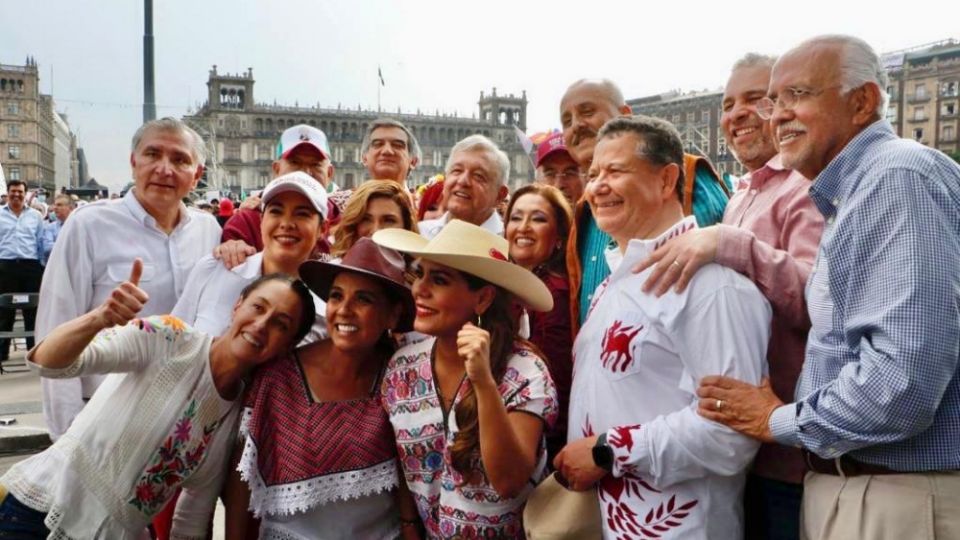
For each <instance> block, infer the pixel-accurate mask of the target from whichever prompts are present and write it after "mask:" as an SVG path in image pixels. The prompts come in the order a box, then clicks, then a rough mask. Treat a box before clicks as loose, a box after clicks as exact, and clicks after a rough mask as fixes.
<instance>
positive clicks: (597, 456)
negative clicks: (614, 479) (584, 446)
mask: <svg viewBox="0 0 960 540" xmlns="http://www.w3.org/2000/svg"><path fill="white" fill-rule="evenodd" d="M593 462H594V463H595V464H596V465H597V467H600V468H601V469H603V470H605V471H607V472H610V471H612V470H613V448H610V445H608V444H607V434H606V433H602V434H601V435H600V436H599V437H597V444H595V445H593Z"/></svg>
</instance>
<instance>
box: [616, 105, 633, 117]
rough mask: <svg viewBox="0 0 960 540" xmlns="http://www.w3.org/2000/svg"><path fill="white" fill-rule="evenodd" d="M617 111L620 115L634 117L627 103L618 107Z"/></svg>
mask: <svg viewBox="0 0 960 540" xmlns="http://www.w3.org/2000/svg"><path fill="white" fill-rule="evenodd" d="M617 110H618V111H620V114H622V115H624V116H633V109H631V108H630V106H629V105H627V104H626V103H624V104H623V105H621V106H619V107H617Z"/></svg>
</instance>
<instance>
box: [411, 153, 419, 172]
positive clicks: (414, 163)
mask: <svg viewBox="0 0 960 540" xmlns="http://www.w3.org/2000/svg"><path fill="white" fill-rule="evenodd" d="M419 164H420V159H419V158H417V157H416V156H414V157H412V158H410V170H411V171H412V170H414V169H416V168H417V165H419Z"/></svg>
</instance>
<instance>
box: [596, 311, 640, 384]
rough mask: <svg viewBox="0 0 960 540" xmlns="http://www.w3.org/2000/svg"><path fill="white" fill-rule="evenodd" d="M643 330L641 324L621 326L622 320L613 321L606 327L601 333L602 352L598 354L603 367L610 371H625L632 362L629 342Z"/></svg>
mask: <svg viewBox="0 0 960 540" xmlns="http://www.w3.org/2000/svg"><path fill="white" fill-rule="evenodd" d="M641 330H643V325H642V324H641V325H639V326H635V327H634V326H623V322H621V321H614V322H613V325H612V326H611V327H610V328H608V329H607V331H606V332H605V333H604V335H603V341H602V342H601V344H600V346H601V347H602V348H603V352H602V353H601V354H600V360H601V361H602V362H603V367H605V368H607V369H609V370H610V371H614V372H616V371H620V372H623V371H626V370H627V368H628V367H629V366H630V364H632V363H633V354H631V352H630V342H631V341H633V338H634V337H636V335H637V334H639V333H640V331H641Z"/></svg>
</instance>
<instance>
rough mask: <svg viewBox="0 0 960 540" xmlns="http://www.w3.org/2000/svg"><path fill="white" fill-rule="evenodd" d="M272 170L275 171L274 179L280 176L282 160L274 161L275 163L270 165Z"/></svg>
mask: <svg viewBox="0 0 960 540" xmlns="http://www.w3.org/2000/svg"><path fill="white" fill-rule="evenodd" d="M270 169H271V170H273V177H274V178H276V177H278V176H280V160H279V159H277V160H274V161H273V163H271V164H270Z"/></svg>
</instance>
